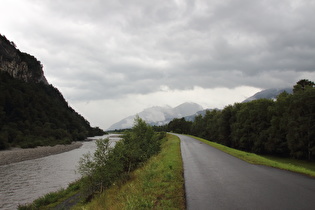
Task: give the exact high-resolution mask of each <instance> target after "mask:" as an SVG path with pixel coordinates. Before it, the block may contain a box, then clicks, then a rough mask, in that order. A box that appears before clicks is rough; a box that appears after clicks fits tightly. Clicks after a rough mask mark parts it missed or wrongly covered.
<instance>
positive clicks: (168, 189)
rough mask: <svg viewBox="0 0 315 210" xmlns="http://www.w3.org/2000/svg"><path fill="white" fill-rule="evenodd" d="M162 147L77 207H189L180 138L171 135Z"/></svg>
mask: <svg viewBox="0 0 315 210" xmlns="http://www.w3.org/2000/svg"><path fill="white" fill-rule="evenodd" d="M167 139H168V140H167V141H165V142H164V143H163V145H162V151H161V152H160V153H159V154H158V155H155V156H153V157H152V158H150V159H149V161H148V162H147V163H145V164H144V165H143V166H142V167H140V168H139V169H137V170H135V171H134V172H133V173H132V174H131V176H130V180H129V181H127V182H125V183H122V184H116V185H114V186H112V187H111V188H109V189H108V190H106V191H105V192H104V193H102V194H101V195H99V196H98V197H96V198H94V199H93V200H92V201H91V203H88V204H86V205H78V206H76V207H75V208H74V209H80V210H83V209H84V210H85V209H93V210H97V209H119V210H122V209H185V192H184V178H183V164H182V158H181V152H180V141H179V138H178V137H176V136H173V135H169V134H168V135H167Z"/></svg>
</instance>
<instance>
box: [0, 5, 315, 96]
mask: <svg viewBox="0 0 315 210" xmlns="http://www.w3.org/2000/svg"><path fill="white" fill-rule="evenodd" d="M29 4H32V7H30V8H31V9H34V8H35V9H36V13H35V14H33V15H32V16H27V17H25V20H26V21H25V22H19V21H18V20H14V18H12V20H11V21H12V22H14V23H15V26H14V27H12V28H11V29H10V30H12V31H13V32H12V33H15V32H16V31H19V33H20V34H21V35H20V37H23V39H22V38H20V40H25V41H26V42H28V46H29V47H30V48H32V47H33V50H32V52H30V53H33V54H34V56H36V57H38V58H39V59H40V60H41V61H42V63H43V64H44V66H45V72H46V74H47V75H48V79H49V77H50V78H52V80H53V81H54V85H56V86H57V87H60V88H61V89H62V91H63V92H65V94H66V95H68V97H69V98H71V100H85V99H88V100H99V99H109V98H118V97H121V96H123V95H127V94H137V93H139V94H147V93H150V92H155V91H158V90H160V87H161V86H163V85H166V86H168V87H170V88H171V89H183V90H184V89H192V88H193V87H194V86H201V87H203V88H214V87H229V88H234V87H237V86H241V85H250V86H254V87H259V88H269V87H271V86H272V87H276V86H279V87H282V86H287V85H292V83H294V82H296V80H297V79H300V76H301V75H303V74H305V72H310V73H314V72H315V64H314V57H315V34H314V33H315V25H314V24H313V20H314V19H315V13H314V12H313V11H314V10H315V4H314V3H313V2H312V1H295V0H284V1H271V0H267V1H252V0H223V1H222V0H220V1H219V0H218V1H206V0H200V1H193V0H190V1H184V0H177V1H169V0H163V1H156V2H154V1H147V0H137V1H123V0H120V1H117V0H115V1H114V0H107V1H101V0H92V1H85V0H79V1H76V2H75V3H74V2H70V1H61V0H54V1H53V0H46V1H39V0H37V1H32V2H31V1H30V2H29ZM36 14H38V15H36ZM0 19H3V17H1V15H0ZM8 21H9V20H8ZM0 23H1V22H0ZM8 38H10V37H9V36H8ZM13 41H15V40H13ZM17 41H18V40H17ZM17 41H15V42H17ZM16 44H17V45H18V46H19V43H18V42H17V43H16ZM22 50H23V49H22ZM310 75H314V74H310ZM308 79H311V80H312V79H313V80H314V79H315V78H308Z"/></svg>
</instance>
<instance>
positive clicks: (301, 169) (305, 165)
mask: <svg viewBox="0 0 315 210" xmlns="http://www.w3.org/2000/svg"><path fill="white" fill-rule="evenodd" d="M189 136H190V137H193V138H195V139H197V140H199V141H202V142H204V143H206V144H208V145H210V146H212V147H215V148H217V149H219V150H221V151H223V152H226V153H228V154H230V155H233V156H235V157H237V158H239V159H241V160H244V161H246V162H248V163H252V164H257V165H265V166H270V167H274V168H279V169H283V170H288V171H293V172H297V173H301V174H305V175H308V176H311V177H315V163H314V162H307V161H301V160H293V159H289V158H277V157H271V156H260V155H256V154H254V153H250V152H244V151H240V150H237V149H233V148H230V147H227V146H224V145H221V144H218V143H215V142H211V141H208V140H205V139H202V138H198V137H195V136H191V135H189Z"/></svg>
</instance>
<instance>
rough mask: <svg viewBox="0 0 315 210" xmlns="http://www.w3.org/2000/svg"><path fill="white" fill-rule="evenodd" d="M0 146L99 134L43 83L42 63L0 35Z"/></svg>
mask: <svg viewBox="0 0 315 210" xmlns="http://www.w3.org/2000/svg"><path fill="white" fill-rule="evenodd" d="M0 40H1V41H0V49H1V50H0V149H6V148H9V147H13V146H14V147H16V146H20V147H35V146H39V145H55V144H60V143H71V141H75V140H84V139H85V138H86V137H87V136H91V135H92V136H93V135H100V134H102V133H103V132H102V131H101V130H100V129H99V128H92V127H91V126H90V124H89V122H88V121H86V120H85V119H84V118H83V117H82V116H81V115H79V114H78V113H77V112H75V111H74V110H73V109H72V108H71V107H70V106H69V105H68V103H67V102H66V101H65V99H64V98H63V96H62V94H61V93H60V92H59V91H58V89H56V88H55V87H53V86H52V85H49V84H48V83H47V80H46V78H45V76H44V72H43V70H42V65H41V64H40V62H39V61H38V60H37V59H36V58H35V57H33V56H31V55H28V54H26V53H21V52H20V51H19V50H17V49H16V48H15V45H14V44H13V43H12V42H10V41H8V40H7V39H6V38H5V37H3V36H1V35H0Z"/></svg>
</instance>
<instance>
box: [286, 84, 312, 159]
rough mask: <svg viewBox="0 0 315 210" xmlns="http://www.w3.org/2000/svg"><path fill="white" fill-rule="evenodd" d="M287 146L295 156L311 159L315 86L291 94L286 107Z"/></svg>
mask: <svg viewBox="0 0 315 210" xmlns="http://www.w3.org/2000/svg"><path fill="white" fill-rule="evenodd" d="M287 140H288V146H289V149H290V153H291V155H292V156H293V157H295V158H307V159H309V160H310V159H311V158H312V157H313V156H314V153H315V88H307V89H305V90H304V91H299V92H296V93H294V94H293V95H292V97H291V101H290V106H289V109H288V133H287Z"/></svg>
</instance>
